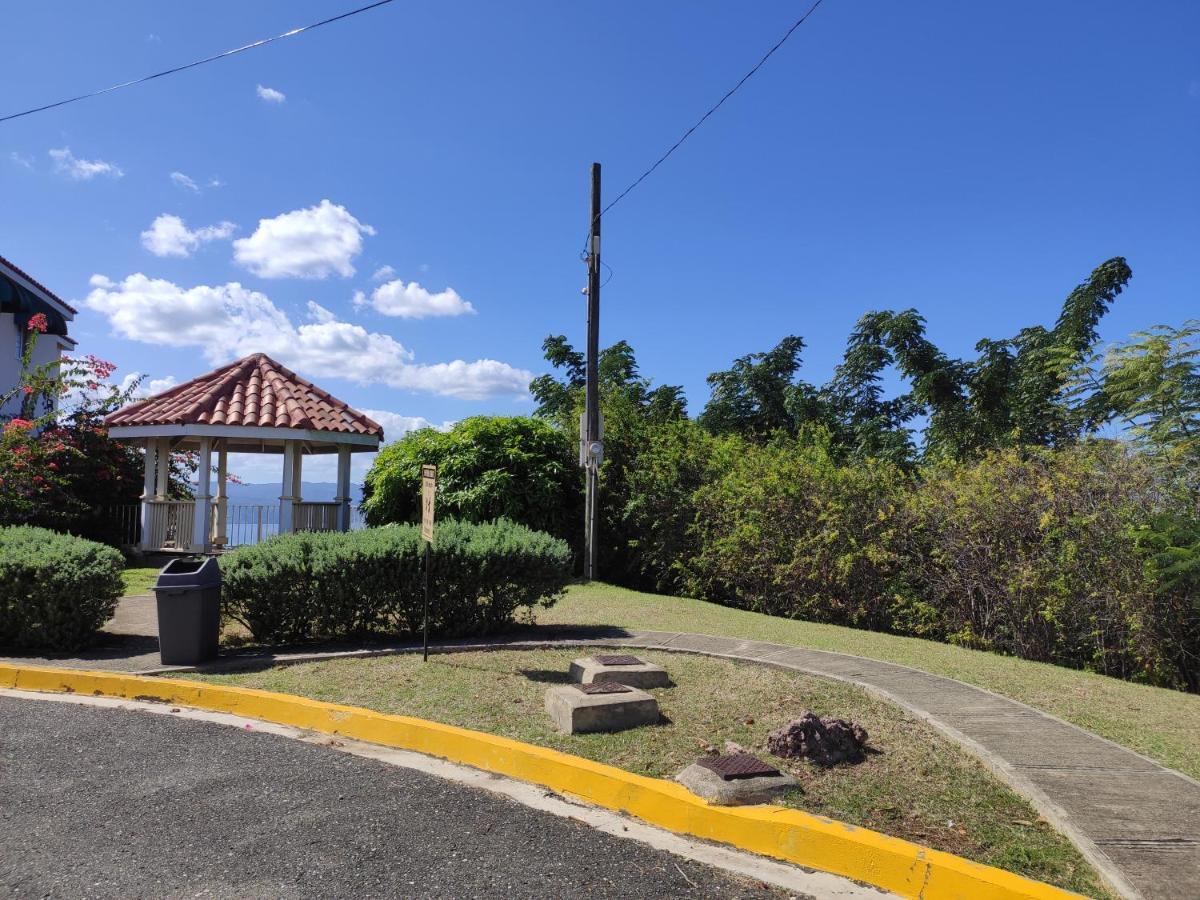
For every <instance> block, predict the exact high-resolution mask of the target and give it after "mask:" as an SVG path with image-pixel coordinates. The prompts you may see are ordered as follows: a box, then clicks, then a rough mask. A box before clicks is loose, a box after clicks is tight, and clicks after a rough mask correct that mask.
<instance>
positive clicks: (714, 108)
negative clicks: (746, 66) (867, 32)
mask: <svg viewBox="0 0 1200 900" xmlns="http://www.w3.org/2000/svg"><path fill="white" fill-rule="evenodd" d="M823 2H824V0H816V2H815V3H813V5H812V6H810V7H809V8H808V11H807V12H806V13H804V15H802V16H801V17H800V18H798V19H797V20H796V21H795V22H793V23H792V27H791V28H789V29H788V30H787V32H786V33H785V34H784V35H783V37H781V38H780V39H779V40H778V41H777V42H776V43H775V46H773V47H772V48H771V49H770V50H768V51H767V52H766V53H765V54H763V57H762V59H760V60H759V61H758V62H757V63H755V64H754V68H752V69H751V70H750V71H749V72H747V73H746V74H745V75H743V76H742V78H741V80H740V81H739V82H738V83H737V84H735V85H734V86H733V87H731V88H730V89H729V90H728V91H726V93H725V96H724V97H722V98H721V99H720V100H718V101H717V102H716V104H715V105H713V106H712V107H711V108H710V109H709V110H708V112H706V113H705V114H704V115H702V116H701V117H700V118H699V119H698V120H697V121H696V124H694V125H693V126H692V127H691V128H689V129H688V130H687V131H685V132H684V133H683V137H681V138H680V139H679V140H677V141H676V142H675V143H674V144H672V145H671V148H670V149H669V150H668V151H667V152H666V153H664V154H663V155H662V156H660V157H659V158H658V159H657V160H655V162H654V165H652V166H651V167H650V168H648V169H647V170H646V171H645V172H643V173H642V174H641V175H639V176H638V177H637V178H636V179H635V180H634V181H633V183H632V184H630V185H629V187H627V188H625V190H623V191H621V193H619V194H617V197H616V199H615V200H613V201H612V202H611V203H609V204H608V205H607V206H605V207H604V208H603V209H602V210H600V214H599V215H597V216H596V218H597V219H599V218H601V217H602V216H603V215H604V214H605V213H606V212H608V211H609V210H610V209H612V208H613V207H614V206H616V205H617V204H618V203H620V202H621V201H622V200H624V199H625V196H626V195H627V194H628V193H629V192H630V191H632V190H633V189H634V188H636V187H637V186H638V185H639V184H641V183H642V182H643V181H645V180H646V179H647V178H648V177H650V175H651V174H653V172H654V170H655V169H657V168H658V167H659V166H661V165H662V164H663V163H664V162H666V161H667V158H668V157H670V155H671V154H672V153H674V152H675V151H676V150H678V149H679V148H680V146H681V145H682V144H683V142H684V141H686V140H687V139H688V138H690V137H691V136H692V132H694V131H695V130H696V129H697V128H699V127H700V126H701V125H703V124H704V123H705V121H706V120H707V119H708V117H709V116H711V115H712V114H713V113H715V112H716V111H717V110H718V109H720V108H721V107H722V106H723V105H724V104H725V101H726V100H728V99H729V98H730V97H732V96H733V95H734V94H736V93H737V92H738V89H739V88H740V87H741V86H742V85H743V84H745V83H746V82H747V81H749V80H750V79H751V78H753V77H754V75H755V73H756V72H758V70H759V69H761V68H762V67H763V65H764V64H765V63H766V61H767V60H768V59H770V58H771V57H772V56H773V55H774V54H775V51H776V50H778V49H779V48H780V47H782V46H783V45H784V44H785V43H787V39H788V38H790V37H791V36H792V32H794V31H795V30H796V29H797V28H799V27H800V26H801V25H803V24H804V23H805V21H807V19H808V17H809V16H811V15H812V14H813V13H814V12H816V10H817V7H818V6H820V5H821V4H822V3H823Z"/></svg>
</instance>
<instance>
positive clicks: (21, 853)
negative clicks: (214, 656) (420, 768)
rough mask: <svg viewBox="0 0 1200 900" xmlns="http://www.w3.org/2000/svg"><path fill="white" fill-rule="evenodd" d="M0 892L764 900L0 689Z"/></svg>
mask: <svg viewBox="0 0 1200 900" xmlns="http://www.w3.org/2000/svg"><path fill="white" fill-rule="evenodd" d="M0 895H4V896H11V897H72V898H74V897H81V898H82V897H88V898H92V897H122V898H132V897H235V896H236V897H242V898H244V897H352V896H353V897H439V898H440V897H504V898H519V897H537V898H546V897H556V898H563V897H613V898H622V900H633V898H642V897H671V898H675V897H739V898H740V897H755V898H765V897H771V896H778V895H777V894H776V893H775V892H774V891H773V890H768V889H767V888H765V887H764V886H762V885H758V884H753V883H749V882H746V881H741V880H737V879H735V878H733V877H732V876H729V875H727V874H725V873H723V872H719V871H717V870H713V869H710V868H707V867H705V866H703V865H700V864H698V863H695V862H691V861H689V860H685V859H682V858H679V857H675V856H673V855H671V854H667V853H663V852H661V851H657V850H653V849H651V848H649V847H646V846H644V845H642V844H639V843H637V842H635V841H630V840H622V839H619V838H615V837H611V836H608V835H605V834H602V833H599V832H595V831H592V830H591V829H589V828H587V827H586V826H584V825H581V824H577V823H575V822H572V821H570V820H567V819H561V818H558V817H556V816H552V815H549V814H546V813H542V812H537V811H535V810H531V809H529V808H527V807H525V806H522V805H520V804H518V803H515V802H512V801H509V800H506V799H505V798H502V797H497V796H495V795H492V794H489V793H484V792H481V791H477V790H474V789H472V788H468V787H464V786H462V785H458V784H454V783H451V782H446V781H442V780H440V779H437V778H434V777H432V776H429V775H425V774H423V773H420V772H415V771H412V770H409V769H403V768H397V767H394V766H389V765H385V764H383V763H380V762H376V761H373V760H369V759H362V758H360V757H356V756H350V755H348V754H344V753H339V752H338V751H336V750H333V749H330V748H324V747H320V746H314V745H311V744H305V743H301V742H299V741H294V740H289V739H287V738H284V737H278V736H275V735H270V734H263V733H256V732H252V731H239V730H237V729H234V728H230V727H228V726H225V725H218V724H212V723H207V722H197V721H190V720H186V719H177V718H174V717H170V716H157V715H151V714H147V713H139V712H134V711H128V710H117V709H103V708H96V707H86V706H75V705H72V704H65V703H47V702H41V701H36V700H19V699H14V698H8V697H0Z"/></svg>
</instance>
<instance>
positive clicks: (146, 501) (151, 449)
mask: <svg viewBox="0 0 1200 900" xmlns="http://www.w3.org/2000/svg"><path fill="white" fill-rule="evenodd" d="M157 456H158V441H157V440H153V439H151V440H148V441H146V473H145V475H144V476H143V478H142V536H141V540H139V541H138V547H140V548H141V549H142V550H149V549H150V531H151V527H150V516H151V513H150V501H151V500H153V499H154V484H155V474H154V466H155V461H156V458H157Z"/></svg>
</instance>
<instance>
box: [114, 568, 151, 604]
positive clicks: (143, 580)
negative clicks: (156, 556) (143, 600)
mask: <svg viewBox="0 0 1200 900" xmlns="http://www.w3.org/2000/svg"><path fill="white" fill-rule="evenodd" d="M158 573H159V569H158V568H157V567H150V568H145V567H138V566H126V567H125V571H123V572H122V573H121V580H122V581H123V582H125V596H126V597H128V596H130V595H131V594H148V593H150V588H152V587H154V582H155V580H156V579H157V578H158Z"/></svg>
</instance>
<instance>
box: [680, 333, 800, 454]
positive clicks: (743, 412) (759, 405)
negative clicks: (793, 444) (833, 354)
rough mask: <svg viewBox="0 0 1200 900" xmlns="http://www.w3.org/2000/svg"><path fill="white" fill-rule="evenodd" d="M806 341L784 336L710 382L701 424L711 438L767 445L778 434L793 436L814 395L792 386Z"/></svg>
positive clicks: (711, 376)
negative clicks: (733, 436)
mask: <svg viewBox="0 0 1200 900" xmlns="http://www.w3.org/2000/svg"><path fill="white" fill-rule="evenodd" d="M803 351H804V340H803V339H802V338H799V337H797V336H795V335H788V336H787V337H785V338H784V339H783V340H781V341H780V342H779V343H778V344H776V345H775V346H774V347H773V348H771V349H770V350H768V351H767V352H766V353H750V354H747V355H746V356H742V357H739V358H738V359H735V360H734V361H733V366H732V367H730V368H729V369H727V370H725V371H723V372H713V373H712V374H711V375H709V376H708V379H707V381H708V385H709V387H710V388H712V394H711V396H710V397H709V400H708V403H707V404H706V405H705V407H704V411H703V412H702V413H701V414H700V424H701V425H703V426H704V427H705V428H707V429H708V430H709V431H710V432H712V433H713V434H740V435H743V436H745V437H752V438H755V439H759V440H765V439H766V438H768V437H770V436H771V435H772V434H773V433H774V432H776V431H785V432H787V433H789V434H795V432H796V428H797V424H798V423H797V418H798V416H797V414H798V413H799V414H800V415H804V414H805V413H806V412H808V406H809V405H810V404H811V402H812V400H813V398H814V396H815V393H816V392H815V391H814V390H813V388H812V386H811V385H809V384H807V383H805V382H803V381H798V380H796V373H797V372H798V371H800V366H801V354H802V352H803Z"/></svg>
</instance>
